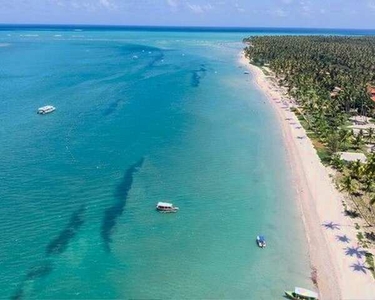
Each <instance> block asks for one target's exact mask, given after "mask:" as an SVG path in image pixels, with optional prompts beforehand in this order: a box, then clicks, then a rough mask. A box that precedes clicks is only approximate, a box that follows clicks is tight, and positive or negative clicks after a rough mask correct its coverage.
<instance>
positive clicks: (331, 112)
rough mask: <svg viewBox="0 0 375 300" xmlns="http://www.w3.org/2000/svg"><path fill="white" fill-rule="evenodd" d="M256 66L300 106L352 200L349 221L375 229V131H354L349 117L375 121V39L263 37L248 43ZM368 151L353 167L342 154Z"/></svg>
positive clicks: (322, 152) (316, 143)
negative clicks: (269, 73) (265, 70)
mask: <svg viewBox="0 0 375 300" xmlns="http://www.w3.org/2000/svg"><path fill="white" fill-rule="evenodd" d="M244 42H245V43H247V45H248V46H247V47H246V48H245V55H246V56H247V57H248V58H249V59H250V62H251V63H252V64H255V65H257V66H260V67H262V66H264V65H266V66H267V67H269V69H271V70H272V71H273V72H274V76H275V80H277V83H278V84H279V85H280V86H282V87H284V88H285V90H286V91H287V92H288V94H289V95H290V97H291V98H292V99H294V101H295V102H296V103H297V105H298V107H297V108H296V109H295V110H294V112H295V113H296V115H297V116H298V118H299V120H300V121H301V124H302V126H303V127H304V128H305V129H306V131H307V135H308V136H309V138H310V139H311V140H312V142H313V144H314V146H315V148H316V150H317V153H318V155H319V157H320V158H321V160H322V162H323V163H324V164H326V165H331V166H332V167H333V168H335V169H336V170H337V171H338V175H337V182H338V185H339V187H340V188H341V189H342V190H343V191H345V192H346V193H347V194H348V195H349V198H350V200H351V201H350V203H351V204H352V205H350V206H351V207H352V208H351V209H349V208H346V212H347V214H348V215H349V216H351V217H353V218H356V217H361V218H362V219H363V220H364V221H365V223H366V225H367V227H368V228H370V227H372V226H373V225H374V224H375V154H367V150H366V144H367V145H373V144H374V143H375V132H374V129H371V128H368V129H364V130H359V132H353V130H352V129H351V128H349V127H348V125H351V122H350V120H349V118H351V117H356V116H359V115H360V116H365V117H372V118H374V117H375V101H373V100H372V99H371V97H372V96H373V95H371V92H372V91H373V90H372V89H373V87H374V90H375V37H337V36H261V37H251V38H248V39H245V40H244ZM341 151H350V152H362V153H365V154H366V155H367V156H368V161H367V163H361V162H359V161H357V162H351V163H347V162H344V161H342V160H341V159H340V156H339V155H338V154H337V152H341Z"/></svg>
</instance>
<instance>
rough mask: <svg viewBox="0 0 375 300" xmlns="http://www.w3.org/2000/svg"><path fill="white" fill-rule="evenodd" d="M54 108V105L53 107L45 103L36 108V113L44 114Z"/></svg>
mask: <svg viewBox="0 0 375 300" xmlns="http://www.w3.org/2000/svg"><path fill="white" fill-rule="evenodd" d="M55 110H56V107H54V106H52V105H46V106H42V107H39V108H38V114H40V115H45V114H49V113H51V112H53V111H55Z"/></svg>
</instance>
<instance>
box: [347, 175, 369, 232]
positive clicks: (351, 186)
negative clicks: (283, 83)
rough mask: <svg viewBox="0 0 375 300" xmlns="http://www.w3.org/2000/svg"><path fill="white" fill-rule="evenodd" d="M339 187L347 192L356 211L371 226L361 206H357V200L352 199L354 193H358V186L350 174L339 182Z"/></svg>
mask: <svg viewBox="0 0 375 300" xmlns="http://www.w3.org/2000/svg"><path fill="white" fill-rule="evenodd" d="M341 184H342V185H341V189H342V190H343V191H345V192H347V193H348V195H349V197H350V199H351V200H352V203H353V204H354V205H355V207H356V209H357V211H358V213H359V214H360V215H361V217H362V218H363V219H364V220H365V222H366V223H367V225H368V226H372V225H371V223H370V222H369V221H368V220H367V218H366V216H365V215H364V214H363V213H362V211H361V208H360V207H359V205H358V203H357V201H355V199H354V195H356V194H358V188H357V185H356V183H355V181H354V180H353V178H352V177H351V176H345V177H344V178H343V180H342V182H341Z"/></svg>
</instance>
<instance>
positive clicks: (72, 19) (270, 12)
mask: <svg viewBox="0 0 375 300" xmlns="http://www.w3.org/2000/svg"><path fill="white" fill-rule="evenodd" d="M0 23H12V24H20V23H21V24H98V25H157V26H163V25H164V26H224V27H225V26H228V27H232V26H237V27H316V28H368V29H375V0H310V1H309V0H302V1H301V0H233V1H231V0H216V1H214V0H0Z"/></svg>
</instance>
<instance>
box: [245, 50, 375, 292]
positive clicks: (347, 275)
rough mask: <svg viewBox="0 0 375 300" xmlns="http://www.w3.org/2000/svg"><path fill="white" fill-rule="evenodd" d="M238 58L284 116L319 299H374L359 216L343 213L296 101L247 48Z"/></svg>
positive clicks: (281, 118)
mask: <svg viewBox="0 0 375 300" xmlns="http://www.w3.org/2000/svg"><path fill="white" fill-rule="evenodd" d="M239 60H240V63H241V65H243V66H246V67H247V68H248V70H249V71H250V72H251V74H252V76H253V79H254V81H255V83H256V85H257V86H258V87H259V89H260V90H262V91H263V92H264V93H265V94H266V96H267V98H268V99H269V101H270V103H271V105H272V107H273V108H274V109H275V112H276V115H277V117H278V119H279V121H280V125H281V128H282V132H283V136H284V141H285V147H286V149H287V153H288V161H289V163H290V166H291V169H292V171H293V181H294V184H295V186H294V187H295V191H296V195H297V203H298V205H299V206H300V208H301V217H302V219H303V221H304V224H305V232H306V236H307V240H308V244H309V256H310V261H311V266H312V267H314V268H316V269H317V281H318V288H319V293H320V299H375V280H374V278H373V277H372V275H371V273H370V271H369V270H367V269H366V268H365V257H364V255H363V252H362V249H361V248H360V247H359V245H358V244H357V238H356V230H355V226H354V222H353V220H352V219H350V218H349V217H346V216H345V215H344V207H343V204H342V201H343V195H341V194H340V192H339V191H338V190H337V189H336V188H335V186H334V183H333V181H332V179H331V178H330V176H329V172H328V169H327V168H325V167H324V166H323V164H322V163H321V162H320V159H319V157H318V155H317V153H316V150H315V149H314V147H313V144H312V143H311V141H310V139H309V138H307V136H306V132H305V130H304V129H303V127H302V126H301V124H300V122H299V120H298V118H297V117H296V115H295V114H294V113H293V112H291V111H290V105H291V102H289V101H288V100H286V99H285V96H284V97H283V95H281V93H280V92H279V91H277V89H275V88H274V87H273V86H272V83H271V81H270V80H269V79H268V78H267V76H266V75H265V74H264V73H263V71H262V70H261V69H260V68H258V67H255V66H253V65H250V64H249V62H248V59H247V58H245V57H244V55H243V54H241V56H240V58H239ZM296 285H297V283H296Z"/></svg>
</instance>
